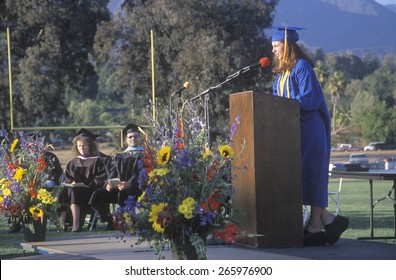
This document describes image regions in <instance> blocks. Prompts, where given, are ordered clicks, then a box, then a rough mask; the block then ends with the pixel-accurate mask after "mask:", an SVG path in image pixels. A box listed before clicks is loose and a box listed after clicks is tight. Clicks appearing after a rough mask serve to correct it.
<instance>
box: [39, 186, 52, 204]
mask: <svg viewBox="0 0 396 280" xmlns="http://www.w3.org/2000/svg"><path fill="white" fill-rule="evenodd" d="M37 198H38V199H40V200H41V202H42V203H44V204H52V203H54V202H55V201H56V198H55V197H53V196H52V194H51V193H50V192H49V191H47V190H46V189H39V191H38V193H37Z"/></svg>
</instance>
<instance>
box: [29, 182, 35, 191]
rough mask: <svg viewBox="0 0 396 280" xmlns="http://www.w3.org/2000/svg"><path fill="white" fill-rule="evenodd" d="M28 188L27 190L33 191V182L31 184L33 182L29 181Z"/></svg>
mask: <svg viewBox="0 0 396 280" xmlns="http://www.w3.org/2000/svg"><path fill="white" fill-rule="evenodd" d="M28 188H29V190H33V189H34V182H33V180H29V183H28Z"/></svg>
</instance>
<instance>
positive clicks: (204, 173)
mask: <svg viewBox="0 0 396 280" xmlns="http://www.w3.org/2000/svg"><path fill="white" fill-rule="evenodd" d="M238 124H239V119H238V118H237V119H236V120H235V122H234V123H233V125H232V127H231V132H230V135H229V136H227V137H228V140H227V141H225V142H221V141H219V143H218V144H217V145H216V147H213V149H211V147H209V146H208V144H207V143H205V130H204V123H203V122H202V121H201V120H200V119H199V117H197V116H195V115H192V116H191V117H189V118H186V119H185V120H184V121H183V120H182V119H181V118H179V119H178V120H177V121H176V122H175V128H174V129H173V133H172V137H169V138H168V139H167V140H165V141H164V136H161V135H160V136H157V135H156V136H155V137H154V139H155V140H156V141H155V143H152V142H151V141H150V140H148V139H146V140H147V141H146V149H145V150H146V153H145V157H144V158H143V159H142V160H141V161H140V167H141V168H140V177H139V183H140V188H141V189H142V190H143V193H142V195H141V196H139V197H130V198H129V199H128V200H127V201H126V206H125V207H123V208H119V209H118V210H117V211H116V223H117V227H118V229H119V230H121V231H123V232H129V233H130V234H133V235H134V234H136V235H137V236H138V237H139V238H138V243H141V242H144V241H148V242H150V244H151V245H152V246H153V248H154V249H155V253H156V254H158V255H159V257H163V254H162V252H163V250H164V249H165V248H166V246H168V245H169V244H170V242H171V241H172V240H179V241H181V242H190V244H192V245H193V246H194V247H195V249H196V252H197V255H198V259H206V247H205V239H206V237H207V236H210V237H211V238H216V239H221V240H224V241H225V242H227V243H232V242H234V241H235V240H236V237H237V236H238V235H239V234H241V233H240V232H239V231H238V228H237V225H236V223H235V220H234V219H233V217H232V213H233V211H232V210H233V209H232V204H231V197H232V194H233V187H232V185H231V169H230V168H231V164H232V160H233V157H234V152H233V148H232V138H233V135H235V133H236V131H237V128H238ZM157 128H158V127H157ZM158 130H159V131H160V132H161V131H162V135H164V133H163V129H161V128H159V129H158ZM165 134H166V133H165ZM152 138H153V137H151V139H152ZM159 139H160V141H158V140H159ZM165 139H166V137H165ZM158 142H160V143H161V144H159V143H158Z"/></svg>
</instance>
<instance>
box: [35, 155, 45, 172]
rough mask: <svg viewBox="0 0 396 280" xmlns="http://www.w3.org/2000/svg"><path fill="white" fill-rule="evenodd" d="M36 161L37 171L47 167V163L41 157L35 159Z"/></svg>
mask: <svg viewBox="0 0 396 280" xmlns="http://www.w3.org/2000/svg"><path fill="white" fill-rule="evenodd" d="M37 163H38V165H37V172H41V171H43V170H44V169H45V168H46V167H47V163H46V162H45V160H44V159H43V158H42V157H40V158H38V159H37Z"/></svg>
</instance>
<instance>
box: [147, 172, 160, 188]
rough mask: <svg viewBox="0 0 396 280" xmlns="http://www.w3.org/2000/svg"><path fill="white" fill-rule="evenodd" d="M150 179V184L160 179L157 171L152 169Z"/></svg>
mask: <svg viewBox="0 0 396 280" xmlns="http://www.w3.org/2000/svg"><path fill="white" fill-rule="evenodd" d="M148 177H149V180H148V184H149V185H150V184H152V183H156V182H157V181H158V179H157V172H155V169H154V170H151V171H150V172H149V174H148Z"/></svg>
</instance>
